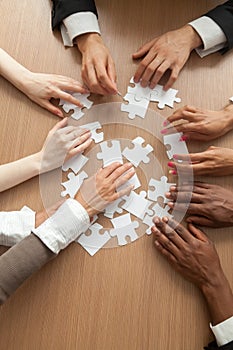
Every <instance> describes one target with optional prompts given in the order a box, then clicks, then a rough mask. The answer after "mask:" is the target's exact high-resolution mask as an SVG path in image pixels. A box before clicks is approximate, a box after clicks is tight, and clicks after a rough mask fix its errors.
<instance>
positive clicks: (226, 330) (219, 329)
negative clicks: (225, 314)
mask: <svg viewBox="0 0 233 350" xmlns="http://www.w3.org/2000/svg"><path fill="white" fill-rule="evenodd" d="M210 328H211V330H212V332H213V333H214V336H215V338H216V342H217V344H218V346H222V345H225V344H227V343H230V342H231V341H232V340H233V316H232V317H230V318H228V319H227V320H225V321H223V322H221V323H219V324H217V325H216V326H212V324H210Z"/></svg>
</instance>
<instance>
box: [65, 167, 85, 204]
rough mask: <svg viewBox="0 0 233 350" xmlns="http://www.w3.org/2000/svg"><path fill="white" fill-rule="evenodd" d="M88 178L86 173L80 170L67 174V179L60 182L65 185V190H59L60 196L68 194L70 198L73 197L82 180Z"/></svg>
mask: <svg viewBox="0 0 233 350" xmlns="http://www.w3.org/2000/svg"><path fill="white" fill-rule="evenodd" d="M86 178H88V175H87V173H85V171H82V172H81V173H80V174H78V175H75V174H74V173H69V174H68V179H69V180H68V181H65V182H62V186H63V187H65V189H66V190H65V191H63V192H61V196H62V197H65V196H66V195H69V196H70V197H71V198H74V196H75V195H76V193H77V192H78V190H79V189H80V187H81V185H82V183H83V181H84V180H85V179H86Z"/></svg>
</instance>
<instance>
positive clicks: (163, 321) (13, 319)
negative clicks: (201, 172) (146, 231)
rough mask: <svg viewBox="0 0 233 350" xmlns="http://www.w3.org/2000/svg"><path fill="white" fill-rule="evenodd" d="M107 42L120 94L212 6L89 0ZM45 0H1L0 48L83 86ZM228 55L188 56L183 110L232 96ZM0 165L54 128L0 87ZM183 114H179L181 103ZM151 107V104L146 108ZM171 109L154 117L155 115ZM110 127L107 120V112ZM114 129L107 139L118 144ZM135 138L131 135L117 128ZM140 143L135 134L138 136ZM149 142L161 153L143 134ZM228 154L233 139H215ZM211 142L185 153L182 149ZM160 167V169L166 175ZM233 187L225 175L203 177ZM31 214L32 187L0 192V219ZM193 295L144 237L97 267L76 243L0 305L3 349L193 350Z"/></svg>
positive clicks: (207, 335) (6, 86)
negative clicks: (175, 33) (140, 52)
mask: <svg viewBox="0 0 233 350" xmlns="http://www.w3.org/2000/svg"><path fill="white" fill-rule="evenodd" d="M96 3H97V7H98V9H99V18H100V26H101V30H102V35H103V38H104V40H105V42H106V44H107V45H108V46H109V48H110V50H111V52H112V55H113V58H114V60H115V62H116V68H117V73H118V87H119V90H120V91H122V92H123V93H124V92H125V91H126V87H127V85H128V83H129V80H130V77H131V76H132V75H133V73H134V72H135V69H136V67H137V62H133V61H132V59H131V54H132V53H133V52H134V51H135V50H136V49H137V48H138V47H139V46H141V45H142V44H143V43H145V42H146V41H148V40H150V39H151V38H153V37H155V36H157V35H159V34H161V33H163V32H166V31H168V30H171V29H175V28H177V27H179V26H181V25H183V24H185V23H187V22H188V21H190V20H191V19H194V18H196V17H198V16H199V15H201V14H202V13H205V11H207V10H208V9H210V8H211V7H214V6H215V5H217V4H219V3H221V2H219V1H211V2H210V1H191V0H188V1H182V0H177V1H171V0H170V1H166V2H161V1H152V0H149V1H139V0H129V1H123V0H118V1H110V0H97V1H96ZM50 10H51V3H50V2H49V1H48V0H40V1H30V0H21V1H16V0H13V1H7V0H1V1H0V15H1V21H0V33H1V34H0V38H1V47H2V48H3V49H5V50H6V51H7V52H8V53H10V54H11V55H12V56H13V57H14V58H15V59H17V60H18V61H19V62H20V63H22V64H23V65H25V66H26V67H28V68H29V69H31V70H33V71H36V72H47V73H57V74H63V75H67V76H71V77H73V78H76V79H80V71H81V69H80V67H81V66H80V65H81V57H80V54H79V53H78V51H77V49H76V48H68V49H65V48H64V46H63V44H62V41H61V37H60V33H59V32H55V33H52V30H51V24H50V23H51V18H50ZM232 55H233V52H230V53H227V54H226V55H224V56H223V57H222V56H221V55H220V54H218V53H216V54H214V55H211V56H209V57H206V58H205V59H200V58H199V57H198V56H197V55H196V53H192V55H191V58H190V60H189V61H188V63H187V64H186V66H185V68H184V69H183V71H182V73H181V74H180V77H179V79H178V81H177V82H176V83H175V88H177V89H178V90H179V96H180V97H181V98H182V103H181V105H185V104H192V105H194V106H199V107H205V108H209V109H220V108H221V107H223V106H224V105H225V104H226V103H227V101H228V97H229V96H232V93H233V83H232V82H233V80H232V71H233V60H232V57H233V56H232ZM0 91H1V93H0V106H1V119H0V139H1V148H0V160H1V163H6V162H10V161H13V160H15V159H18V158H20V157H23V156H26V155H28V154H31V153H33V152H36V151H38V150H39V149H40V148H41V146H42V144H43V141H44V139H45V137H46V135H47V133H48V131H49V130H50V129H51V128H52V126H53V125H54V124H55V123H56V122H57V121H58V119H57V118H56V117H54V116H53V115H51V114H50V113H49V112H47V111H45V110H43V109H42V108H40V107H39V106H37V105H36V104H34V103H33V102H31V101H30V100H29V99H28V98H27V97H25V96H24V95H23V94H22V93H21V92H19V91H17V90H16V89H15V88H14V87H13V86H12V85H11V84H10V83H8V82H7V81H5V80H4V79H3V78H0ZM92 99H93V101H95V103H96V104H99V103H106V102H120V101H121V100H120V98H119V97H118V96H112V97H99V96H93V97H92ZM181 105H179V106H181ZM150 108H151V109H152V110H156V111H158V110H157V108H156V104H151V105H150ZM170 113H171V110H170V109H169V108H165V109H164V111H162V112H161V115H162V116H163V117H166V116H168V115H169V114H170ZM109 118H111V115H109ZM120 127H121V126H118V125H113V126H112V127H111V128H110V129H107V127H106V132H107V133H108V132H109V135H108V136H109V137H115V135H117V133H119V129H118V128H120ZM120 132H121V133H122V135H123V136H124V137H128V138H133V136H134V135H135V133H136V134H137V130H136V131H135V129H133V128H127V127H125V129H124V128H123V129H121V130H120ZM138 134H140V132H139V131H138ZM145 137H146V140H147V141H148V142H151V143H153V145H154V147H155V153H156V151H157V150H158V149H159V145H157V144H156V143H155V142H154V141H153V139H152V138H151V137H152V136H151V135H149V134H148V135H146V134H145ZM213 144H214V145H218V146H224V147H232V146H233V141H232V133H229V134H228V135H226V136H224V137H222V138H221V139H219V140H217V141H214V143H213ZM209 145H210V144H207V143H197V144H189V145H188V147H189V150H190V151H202V150H205V149H206V148H207V147H208V146H209ZM166 162H167V160H166V158H165V155H164V159H163V160H161V164H162V166H163V170H164V173H165V174H167V173H168V170H167V167H166ZM201 179H202V180H206V181H209V182H212V183H217V184H221V185H223V186H225V187H227V188H229V189H232V190H233V185H232V177H224V178H214V177H209V178H201ZM25 204H26V205H28V206H30V207H31V208H33V209H34V210H36V211H38V210H40V209H41V208H42V200H41V195H40V188H39V181H38V178H34V179H31V180H30V181H27V182H26V183H24V184H21V185H19V186H17V187H15V188H13V189H11V190H9V191H6V192H5V193H1V197H0V210H18V209H20V208H21V207H22V206H23V205H25ZM206 232H207V233H208V234H209V236H210V237H211V239H213V241H214V242H215V243H216V247H217V250H218V252H219V255H220V258H221V261H222V265H223V267H224V270H225V272H226V275H227V277H228V278H229V280H230V283H231V285H232V286H233V275H232V266H233V254H232V252H233V237H232V229H231V228H229V229H217V230H206ZM208 323H209V315H208V312H207V309H206V306H205V304H204V300H203V299H202V296H201V294H200V293H199V291H198V290H197V289H196V288H195V287H194V286H193V285H192V284H190V283H188V282H186V281H185V280H184V279H183V278H182V277H180V276H179V275H178V274H177V273H176V272H175V271H174V270H173V269H172V268H171V267H170V266H169V264H168V263H167V262H166V261H165V260H164V259H163V258H162V257H161V256H160V255H159V254H158V253H157V252H156V251H155V249H154V247H153V239H152V237H148V236H145V235H144V236H143V237H142V238H140V239H139V240H138V241H136V242H135V243H133V244H129V245H127V246H126V247H124V248H113V249H102V250H101V251H100V252H99V253H98V254H96V255H95V256H94V257H93V258H92V257H90V256H89V255H88V254H87V253H86V252H85V251H84V250H83V249H82V248H81V247H80V246H79V245H77V244H72V245H71V246H70V247H69V248H68V249H66V250H65V251H63V252H62V253H61V254H60V255H59V256H58V257H57V258H56V259H55V260H53V261H52V262H50V263H49V264H47V265H46V266H45V267H44V268H43V269H42V270H40V271H39V272H38V273H36V274H34V275H33V276H32V277H31V278H30V279H29V280H28V281H26V282H25V283H24V284H23V286H22V287H20V288H19V289H18V290H17V292H16V293H15V294H14V295H13V296H12V297H11V298H10V299H9V300H8V301H7V302H6V303H5V304H4V305H3V306H2V307H1V310H0V339H1V341H0V349H1V350H119V349H121V350H164V349H165V350H187V349H189V350H201V349H202V348H203V346H204V345H206V344H207V343H208V341H209V340H211V339H212V338H213V336H212V335H211V332H210V330H209V326H208Z"/></svg>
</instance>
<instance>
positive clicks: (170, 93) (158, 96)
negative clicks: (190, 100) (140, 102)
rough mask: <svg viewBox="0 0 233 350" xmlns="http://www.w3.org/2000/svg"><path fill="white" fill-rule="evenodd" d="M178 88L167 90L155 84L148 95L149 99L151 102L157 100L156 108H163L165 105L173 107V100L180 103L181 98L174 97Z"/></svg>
mask: <svg viewBox="0 0 233 350" xmlns="http://www.w3.org/2000/svg"><path fill="white" fill-rule="evenodd" d="M177 93H178V90H175V89H168V90H167V91H164V90H163V86H162V85H159V84H157V85H156V86H155V88H154V89H153V90H152V92H151V95H150V100H151V101H152V102H159V104H158V108H159V109H163V108H164V107H165V105H166V106H168V107H171V108H173V107H174V102H176V103H180V102H181V99H180V98H179V97H176V94H177Z"/></svg>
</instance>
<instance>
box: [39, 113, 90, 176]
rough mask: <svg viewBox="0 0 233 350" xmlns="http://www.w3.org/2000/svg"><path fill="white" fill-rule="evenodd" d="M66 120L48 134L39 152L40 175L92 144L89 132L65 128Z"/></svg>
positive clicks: (71, 127) (73, 127) (70, 127)
mask: <svg viewBox="0 0 233 350" xmlns="http://www.w3.org/2000/svg"><path fill="white" fill-rule="evenodd" d="M67 120H68V119H67V118H64V119H63V120H61V121H60V122H58V123H57V124H56V125H55V126H54V127H53V128H52V129H51V130H50V131H49V133H48V136H47V138H46V140H45V142H44V145H43V148H42V150H41V151H40V152H39V157H40V160H41V161H40V164H41V165H40V167H41V168H40V173H45V172H47V171H50V170H53V169H56V168H58V167H60V166H61V165H62V164H63V163H64V161H66V160H68V159H70V158H71V157H74V156H76V155H77V154H80V153H82V152H83V151H84V150H85V149H86V148H87V147H88V146H89V145H90V144H91V142H92V139H91V138H90V136H91V132H90V131H89V130H86V129H82V128H79V127H75V126H67Z"/></svg>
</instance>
